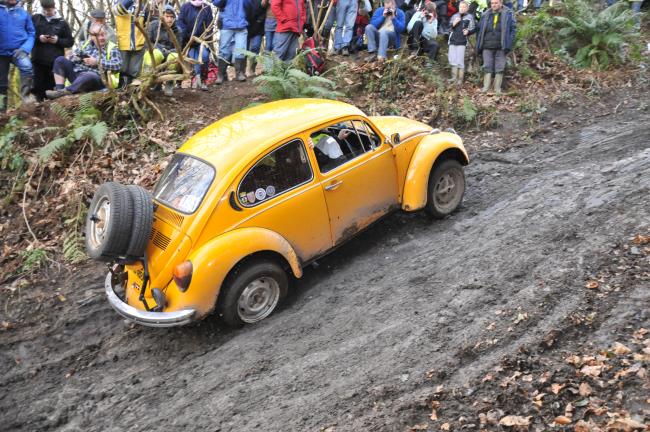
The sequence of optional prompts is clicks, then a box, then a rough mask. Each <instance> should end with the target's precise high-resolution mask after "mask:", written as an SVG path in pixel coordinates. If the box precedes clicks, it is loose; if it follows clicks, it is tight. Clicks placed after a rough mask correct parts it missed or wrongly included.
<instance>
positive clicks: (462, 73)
mask: <svg viewBox="0 0 650 432" xmlns="http://www.w3.org/2000/svg"><path fill="white" fill-rule="evenodd" d="M456 78H457V79H456V85H457V86H458V87H462V85H463V80H464V79H465V69H461V68H458V71H457V72H456Z"/></svg>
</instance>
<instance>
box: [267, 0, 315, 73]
mask: <svg viewBox="0 0 650 432" xmlns="http://www.w3.org/2000/svg"><path fill="white" fill-rule="evenodd" d="M271 8H272V9H273V15H275V19H276V20H277V23H278V24H277V27H276V29H275V34H274V35H273V52H274V53H275V55H277V56H278V58H279V59H280V60H282V61H285V62H290V61H291V60H293V59H294V57H296V51H297V50H298V38H299V37H300V35H301V34H302V30H303V28H304V26H305V21H306V19H307V13H306V12H305V1H304V0H272V1H271Z"/></svg>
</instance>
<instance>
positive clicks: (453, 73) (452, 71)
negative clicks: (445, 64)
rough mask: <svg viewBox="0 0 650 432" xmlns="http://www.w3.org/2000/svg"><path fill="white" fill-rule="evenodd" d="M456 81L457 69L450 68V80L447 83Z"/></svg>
mask: <svg viewBox="0 0 650 432" xmlns="http://www.w3.org/2000/svg"><path fill="white" fill-rule="evenodd" d="M457 79H458V68H457V67H455V66H452V67H451V78H449V79H448V80H447V81H449V82H450V83H455V82H456V80H457Z"/></svg>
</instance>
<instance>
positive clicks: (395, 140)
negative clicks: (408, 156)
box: [390, 133, 402, 146]
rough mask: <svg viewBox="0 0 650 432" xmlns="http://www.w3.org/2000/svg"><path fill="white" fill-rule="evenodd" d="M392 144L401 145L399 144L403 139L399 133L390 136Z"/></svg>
mask: <svg viewBox="0 0 650 432" xmlns="http://www.w3.org/2000/svg"><path fill="white" fill-rule="evenodd" d="M390 142H391V144H392V145H394V146H396V145H399V143H401V142H402V138H401V137H400V135H399V133H394V134H392V135H391V136H390Z"/></svg>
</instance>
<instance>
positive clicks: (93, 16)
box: [77, 9, 117, 46]
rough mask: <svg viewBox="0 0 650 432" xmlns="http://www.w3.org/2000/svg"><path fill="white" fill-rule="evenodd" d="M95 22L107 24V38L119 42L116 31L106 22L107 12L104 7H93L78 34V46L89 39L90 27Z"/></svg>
mask: <svg viewBox="0 0 650 432" xmlns="http://www.w3.org/2000/svg"><path fill="white" fill-rule="evenodd" d="M94 23H97V24H101V25H103V26H106V40H109V41H111V42H113V43H117V38H116V37H115V31H114V30H113V29H112V28H110V27H108V25H107V24H106V13H105V12H104V11H103V10H102V9H93V10H92V11H90V17H89V18H88V19H87V20H86V22H85V23H83V25H82V26H81V28H80V29H79V33H78V34H77V46H81V45H83V43H84V42H86V40H87V39H88V37H89V36H88V29H89V28H90V26H91V25H92V24H94Z"/></svg>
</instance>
